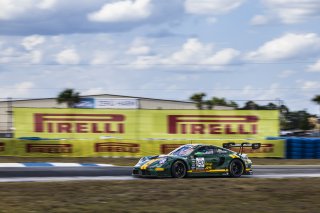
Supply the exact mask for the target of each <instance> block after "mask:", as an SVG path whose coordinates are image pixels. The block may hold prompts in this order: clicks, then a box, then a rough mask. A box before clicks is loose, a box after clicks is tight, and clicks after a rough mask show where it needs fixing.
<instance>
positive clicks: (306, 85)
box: [300, 81, 320, 91]
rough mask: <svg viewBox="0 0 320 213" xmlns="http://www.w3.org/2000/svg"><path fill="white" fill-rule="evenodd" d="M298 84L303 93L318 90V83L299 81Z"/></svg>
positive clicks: (319, 87) (319, 85)
mask: <svg viewBox="0 0 320 213" xmlns="http://www.w3.org/2000/svg"><path fill="white" fill-rule="evenodd" d="M300 83H301V84H302V85H301V87H302V89H303V90H305V91H308V90H318V89H320V84H319V82H318V81H301V82H300Z"/></svg>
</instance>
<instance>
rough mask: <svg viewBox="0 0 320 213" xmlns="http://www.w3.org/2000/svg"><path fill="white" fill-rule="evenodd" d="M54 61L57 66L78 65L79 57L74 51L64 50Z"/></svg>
mask: <svg viewBox="0 0 320 213" xmlns="http://www.w3.org/2000/svg"><path fill="white" fill-rule="evenodd" d="M56 61H57V62H58V63H59V64H78V63H79V62H80V57H79V55H78V53H77V51H76V50H74V49H66V50H63V51H61V52H60V53H58V54H57V55H56Z"/></svg>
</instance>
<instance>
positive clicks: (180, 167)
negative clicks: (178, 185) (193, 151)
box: [171, 160, 187, 178]
mask: <svg viewBox="0 0 320 213" xmlns="http://www.w3.org/2000/svg"><path fill="white" fill-rule="evenodd" d="M171 174H172V177H174V178H184V177H186V176H187V168H186V165H185V164H184V163H183V162H182V161H180V160H178V161H176V162H174V163H173V164H172V166H171Z"/></svg>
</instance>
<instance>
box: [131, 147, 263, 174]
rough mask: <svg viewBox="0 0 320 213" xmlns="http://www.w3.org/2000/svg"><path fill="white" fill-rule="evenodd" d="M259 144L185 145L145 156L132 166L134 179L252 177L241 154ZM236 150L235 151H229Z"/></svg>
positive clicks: (248, 160)
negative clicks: (237, 148)
mask: <svg viewBox="0 0 320 213" xmlns="http://www.w3.org/2000/svg"><path fill="white" fill-rule="evenodd" d="M260 146H261V144H260V143H253V144H250V143H241V144H236V143H231V142H230V143H225V144H223V147H218V146H214V145H204V144H186V145H182V146H180V147H179V148H177V149H175V150H173V151H172V152H170V153H169V154H168V155H157V156H147V157H143V158H141V159H140V160H139V162H138V163H137V164H136V165H135V166H134V168H133V172H132V175H133V176H135V177H174V178H184V177H187V176H190V177H191V176H219V175H220V176H230V177H240V176H241V175H250V174H252V161H251V160H250V159H249V158H248V156H247V155H246V154H243V150H244V148H245V147H251V148H252V149H259V148H260ZM233 147H239V151H238V152H235V151H232V150H230V149H231V148H233Z"/></svg>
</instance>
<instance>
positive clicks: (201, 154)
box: [194, 152, 204, 157]
mask: <svg viewBox="0 0 320 213" xmlns="http://www.w3.org/2000/svg"><path fill="white" fill-rule="evenodd" d="M194 156H195V157H203V156H204V154H203V153H202V152H196V153H195V154H194Z"/></svg>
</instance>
